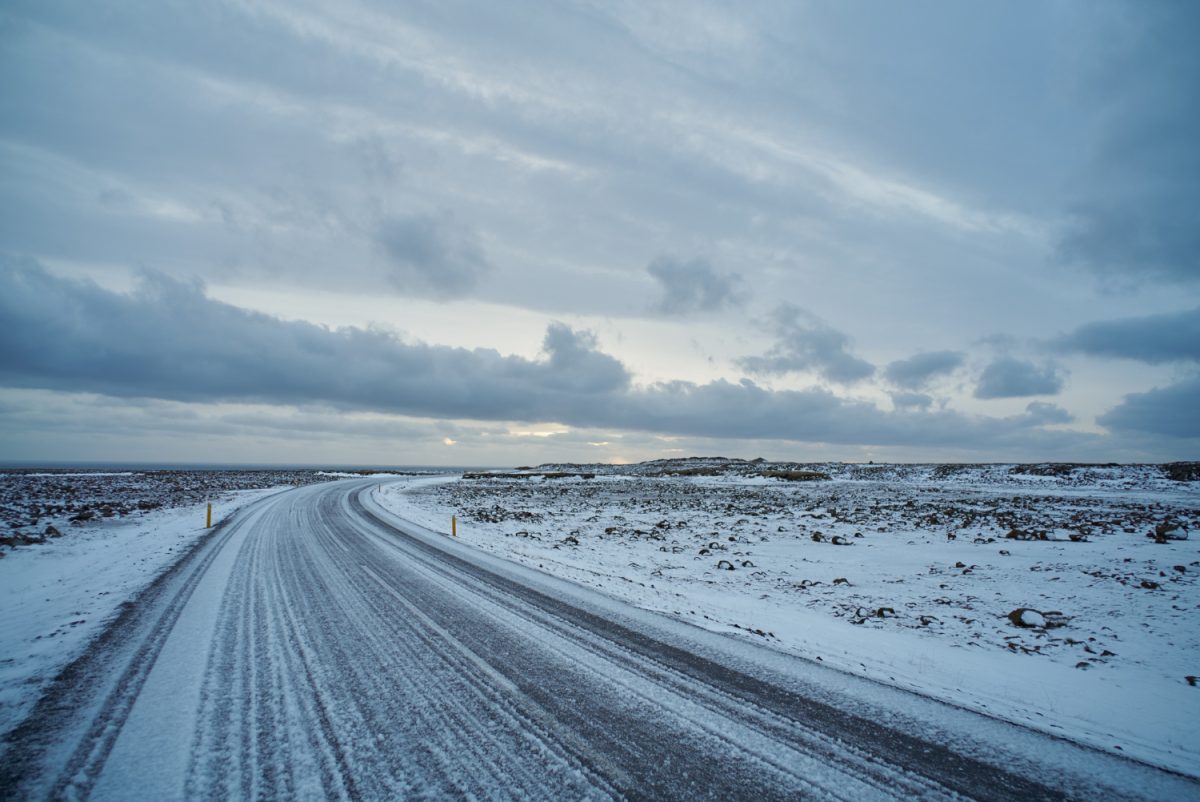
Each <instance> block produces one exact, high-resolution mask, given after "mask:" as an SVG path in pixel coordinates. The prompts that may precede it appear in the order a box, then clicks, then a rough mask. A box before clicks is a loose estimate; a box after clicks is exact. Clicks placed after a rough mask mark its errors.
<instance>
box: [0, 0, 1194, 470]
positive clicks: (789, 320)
mask: <svg viewBox="0 0 1200 802" xmlns="http://www.w3.org/2000/svg"><path fill="white" fill-rule="evenodd" d="M1198 40H1200V3H1194V2H1189V1H1188V0H1183V1H1182V2H1178V3H1171V2H1157V1H1155V0H1132V1H1131V2H1116V1H1115V0H1079V1H1078V2H1073V1H1071V0H1061V1H1058V2H1054V1H1053V0H1037V2H1032V1H1031V2H995V3H983V2H979V3H976V2H957V0H953V1H952V0H946V2H910V3H868V2H865V1H864V2H858V3H855V2H837V3H833V2H829V3H809V2H796V1H795V0H786V1H785V2H779V3H772V2H761V3H758V2H755V3H742V2H738V3H728V4H721V3H707V2H701V1H700V0H686V1H685V2H678V3H676V2H663V3H656V2H651V0H636V2H628V3H623V2H594V3H593V2H586V0H578V1H577V2H567V1H565V0H564V1H563V2H547V3H539V2H506V3H494V2H474V3H473V2H454V0H451V1H450V2H447V1H446V0H437V2H428V3H424V2H408V3H392V2H381V1H380V2H374V1H372V0H340V1H339V2H337V3H328V2H305V1H304V0H299V1H297V0H288V2H282V1H281V2H273V0H264V1H262V2H260V1H258V0H237V1H230V2H225V1H223V0H216V1H215V2H204V3H193V2H166V1H164V0H146V1H145V2H137V0H131V1H130V2H119V1H118V2H105V3H78V2H54V1H53V0H31V2H21V0H7V1H6V2H5V3H4V5H3V7H2V9H0V332H3V333H2V334H0V337H2V338H3V339H2V341H0V461H16V460H23V461H46V462H53V461H63V460H97V461H170V462H255V463H361V464H448V465H512V464H519V463H520V464H524V463H539V462H543V461H550V460H574V461H584V460H586V461H629V460H638V459H645V458H653V457H666V456H680V455H690V454H718V453H719V454H725V455H727V456H743V457H755V456H764V457H767V458H779V459H798V460H824V459H842V460H864V461H865V460H868V459H874V460H876V461H880V460H903V461H923V460H939V461H940V460H953V461H975V460H987V461H1007V460H1026V461H1032V460H1085V461H1110V460H1112V461H1143V460H1146V461H1165V460H1172V459H1187V458H1192V459H1195V458H1197V457H1198V456H1200V448H1198V447H1197V446H1198V445H1200V412H1198V410H1200V148H1197V147H1196V142H1200V81H1197V80H1196V76H1198V75H1200V48H1197V47H1196V42H1197V41H1198Z"/></svg>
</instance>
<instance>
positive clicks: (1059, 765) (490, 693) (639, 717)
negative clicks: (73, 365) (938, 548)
mask: <svg viewBox="0 0 1200 802" xmlns="http://www.w3.org/2000/svg"><path fill="white" fill-rule="evenodd" d="M375 487H376V485H375V483H374V482H367V481H358V480H351V481H346V482H337V483H331V484H326V485H317V486H313V487H307V488H301V489H296V490H291V491H288V492H286V493H281V494H279V495H276V496H272V497H270V498H267V499H264V500H262V501H260V502H258V503H256V504H254V505H252V506H250V507H248V508H245V509H244V510H243V511H242V512H240V513H239V514H238V515H236V516H235V517H234V518H233V519H232V520H230V521H227V522H225V523H224V524H222V525H221V526H220V527H218V528H217V529H215V530H214V531H213V533H212V534H211V535H210V536H208V537H207V538H206V539H205V540H204V541H202V542H201V543H200V544H199V545H198V546H197V547H196V548H195V549H194V550H193V551H192V552H190V553H189V554H188V556H187V557H185V558H184V559H183V560H181V561H180V562H179V563H178V564H177V565H176V566H174V567H173V568H172V569H171V570H170V571H169V572H168V573H166V574H165V575H164V576H163V577H161V578H160V579H159V580H158V581H157V582H156V583H155V584H154V585H153V586H152V587H151V588H150V589H149V590H148V591H147V592H146V593H145V594H143V595H142V596H141V597H140V598H139V599H138V600H137V602H136V603H135V604H132V605H129V606H127V608H126V609H125V610H124V612H123V613H122V615H121V617H120V618H119V620H118V621H117V622H116V623H115V624H114V625H113V627H112V628H111V629H110V630H109V631H108V632H107V633H106V634H105V635H104V636H103V637H102V638H101V639H100V640H99V641H98V642H97V643H96V644H95V645H94V646H93V647H92V648H91V649H90V650H89V652H88V653H87V654H85V655H84V657H82V658H81V659H80V660H79V661H77V662H76V663H75V664H73V665H72V666H70V667H69V668H68V669H67V670H66V671H65V672H64V674H63V675H62V676H61V677H60V678H59V679H58V680H57V681H56V683H55V685H54V686H53V689H52V691H51V692H50V693H49V694H48V695H47V696H46V697H45V698H44V699H43V700H42V702H41V703H40V704H39V707H38V709H37V710H36V711H35V714H34V716H32V717H31V719H30V720H29V722H27V723H26V724H25V725H24V726H23V727H22V728H20V729H19V730H17V731H16V732H15V733H14V735H13V736H12V738H11V739H10V743H9V744H8V745H7V749H6V755H5V759H4V761H3V765H0V798H5V799H15V798H34V799H37V798H51V799H112V800H130V799H175V798H180V797H188V798H196V799H222V798H225V799H294V798H312V799H403V798H443V797H453V798H462V797H466V798H488V799H492V798H533V799H556V800H557V799H591V798H613V797H616V798H620V797H626V798H664V799H689V800H692V799H706V798H707V799H748V798H752V799H756V800H767V799H780V798H786V799H797V798H822V799H825V798H828V799H843V800H863V799H892V798H904V799H943V798H945V799H955V798H963V797H969V798H978V799H1013V800H1017V799H1020V800H1031V799H1063V798H1089V799H1092V798H1122V797H1126V798H1151V799H1153V798H1161V799H1166V798H1171V799H1183V798H1198V797H1200V785H1198V784H1197V783H1196V782H1195V781H1194V780H1191V779H1188V778H1184V777H1179V776H1176V775H1171V774H1167V773H1164V772H1160V771H1157V770H1155V769H1151V768H1149V767H1145V766H1142V765H1139V764H1136V763H1133V762H1130V761H1125V760H1122V759H1120V758H1115V757H1112V756H1109V755H1105V754H1102V753H1099V752H1095V751H1092V750H1088V749H1085V748H1082V747H1078V746H1074V745H1071V744H1068V743H1065V742H1062V741H1057V740H1055V739H1052V738H1049V737H1046V736H1042V735H1038V734H1035V733H1032V732H1030V731H1027V730H1023V729H1021V728H1018V727H1014V726H1011V725H1007V724H1001V723H999V722H995V721H992V720H989V719H986V718H983V717H980V716H975V715H973V714H969V713H966V712H964V711H961V710H958V709H955V708H951V707H948V706H945V705H941V704H938V703H935V702H932V701H929V700H925V699H922V698H920V697H916V696H913V695H911V694H906V693H903V692H900V691H895V690H892V689H888V688H884V687H882V686H878V685H875V684H872V683H868V682H865V681H861V680H856V679H853V678H850V677H846V676H844V675H841V674H838V673H837V672H833V671H829V670H828V669H824V668H821V667H820V666H818V665H815V664H812V663H809V662H807V661H804V660H800V659H796V658H790V657H786V656H783V655H779V654H776V653H773V652H769V651H767V650H765V649H760V648H758V647H756V646H753V645H749V644H745V643H741V642H739V641H735V640H733V639H730V638H726V637H723V636H720V635H715V634H712V633H708V632H703V631H700V630H696V629H693V628H692V627H689V626H687V625H684V624H681V623H678V622H675V621H672V620H668V619H665V618H660V617H657V616H654V615H652V614H649V613H645V612H642V611H638V610H635V609H633V608H629V607H626V606H624V605H622V604H620V603H618V602H616V601H614V600H612V599H608V598H607V597H603V596H600V595H599V594H596V593H593V592H591V591H587V590H585V589H582V588H578V587H575V586H571V585H568V584H567V583H563V582H559V581H557V580H553V579H550V578H547V577H545V576H543V575H541V574H539V573H537V572H534V571H530V570H528V569H524V568H521V567H519V566H514V565H512V564H510V563H506V562H504V561H501V560H498V559H496V558H493V557H489V556H487V555H484V554H481V553H479V552H476V551H473V550H471V549H468V548H466V547H463V546H461V545H460V544H458V543H457V542H454V541H452V540H450V539H449V538H446V537H444V536H442V535H436V534H434V533H430V532H428V531H426V530H422V529H420V528H419V527H416V526H413V525H411V524H407V523H405V522H402V521H399V520H397V519H395V518H394V517H392V516H390V515H389V514H388V513H386V512H384V511H383V510H381V509H380V508H379V507H378V506H376V505H375V504H374V502H373V501H372V491H373V489H374V488H375Z"/></svg>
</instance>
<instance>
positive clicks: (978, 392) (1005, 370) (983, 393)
mask: <svg viewBox="0 0 1200 802" xmlns="http://www.w3.org/2000/svg"><path fill="white" fill-rule="evenodd" d="M1062 388H1063V374H1062V371H1061V369H1059V368H1058V367H1056V366H1054V365H1041V366H1038V365H1035V364H1033V363H1032V362H1027V361H1025V360H1022V359H1016V358H1014V357H1000V358H998V359H995V360H993V361H992V362H991V364H989V365H988V366H987V367H986V368H984V369H983V373H982V374H981V375H980V376H979V383H978V384H977V385H976V386H975V397H976V398H1022V397H1025V396H1030V395H1057V394H1058V393H1059V392H1060V391H1061V390H1062Z"/></svg>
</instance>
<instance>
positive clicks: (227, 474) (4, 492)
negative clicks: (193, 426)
mask: <svg viewBox="0 0 1200 802" xmlns="http://www.w3.org/2000/svg"><path fill="white" fill-rule="evenodd" d="M331 478H333V477H331V476H330V475H329V474H327V473H326V472H324V471H315V470H211V471H210V470H155V471H79V470H61V469H60V470H54V469H38V470H30V469H26V470H14V469H8V470H0V546H4V547H7V548H9V549H12V548H16V547H19V546H25V545H31V544H36V543H43V542H45V541H46V540H47V539H49V538H57V537H63V536H65V535H69V534H70V533H71V531H72V529H73V528H76V527H81V526H91V525H95V524H97V523H99V522H100V521H104V520H109V519H112V520H119V519H122V518H129V517H131V516H141V515H145V514H146V513H148V512H151V511H153V510H159V509H172V508H175V507H185V506H189V505H192V504H199V503H202V502H209V501H216V500H218V499H220V498H222V497H224V496H226V495H228V494H229V493H232V492H235V491H239V490H258V489H263V488H268V487H279V486H285V485H304V484H311V483H313V482H326V481H329V480H330V479H331ZM4 553H5V549H3V548H0V556H3V555H4Z"/></svg>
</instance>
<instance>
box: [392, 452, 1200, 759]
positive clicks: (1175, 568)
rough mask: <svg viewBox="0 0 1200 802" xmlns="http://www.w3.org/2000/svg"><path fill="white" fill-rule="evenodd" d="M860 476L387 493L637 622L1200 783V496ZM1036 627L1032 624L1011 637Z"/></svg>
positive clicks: (474, 482)
mask: <svg viewBox="0 0 1200 802" xmlns="http://www.w3.org/2000/svg"><path fill="white" fill-rule="evenodd" d="M863 467H864V469H863V470H858V469H855V470H854V472H853V473H851V472H850V471H849V470H840V471H839V470H838V469H831V470H829V471H828V472H829V473H830V474H831V475H833V476H834V477H835V478H833V479H831V480H821V481H798V482H787V481H780V480H778V479H774V478H764V477H763V476H761V475H755V474H756V473H757V474H761V473H762V470H761V469H755V470H753V471H741V472H740V473H739V472H736V471H715V472H714V471H710V470H708V469H707V468H705V467H704V466H700V467H697V466H695V465H692V466H690V467H688V468H686V469H685V470H686V472H689V473H691V474H692V475H685V476H669V475H665V474H667V473H670V472H669V471H661V470H654V471H648V470H640V471H639V470H627V469H623V470H621V471H620V472H619V473H617V474H615V475H614V474H607V475H606V474H604V473H600V474H599V475H596V476H595V477H594V478H590V479H579V478H552V477H553V474H552V476H551V477H538V476H534V477H527V478H517V477H515V476H510V477H507V478H503V477H502V478H469V479H463V480H458V481H449V482H447V481H446V480H416V481H406V482H402V483H397V484H384V485H381V487H380V489H379V491H378V492H377V496H378V497H379V499H380V500H381V502H382V503H384V505H385V506H387V507H388V508H390V509H392V510H393V511H395V512H396V513H397V514H398V515H400V516H402V517H405V518H408V519H410V520H413V521H415V522H417V523H420V524H422V525H425V526H427V527H429V528H432V529H435V530H437V531H443V532H448V531H449V530H450V516H451V515H457V516H458V534H459V537H460V539H461V540H463V541H464V542H467V543H470V544H472V545H475V546H478V547H479V548H482V549H484V550H486V551H490V552H493V553H496V554H499V555H502V556H505V557H508V558H510V559H513V560H515V561H517V562H520V563H524V564H527V565H530V566H533V567H537V568H540V569H542V570H544V571H546V572H548V573H552V574H554V575H557V576H560V577H564V578H568V579H571V580H574V581H576V582H579V583H582V584H585V585H589V586H592V587H595V588H598V589H601V590H603V591H605V592H607V593H610V594H612V595H614V596H617V597H620V598H622V599H625V600H627V601H630V602H632V603H634V604H636V605H638V606H641V607H644V608H647V609H651V610H657V611H661V612H663V613H665V614H667V615H671V616H674V617H677V618H679V619H682V620H685V621H689V622H692V623H695V624H697V625H699V626H702V627H706V628H708V629H713V630H717V631H725V632H728V633H730V634H732V635H734V636H736V637H744V638H748V639H752V640H755V641H757V642H760V643H763V644H766V645H770V646H772V647H774V648H777V649H781V650H784V651H788V652H792V653H796V654H800V655H803V656H806V657H809V658H811V659H814V660H818V661H821V662H822V663H823V664H825V665H831V666H836V667H840V668H844V669H846V670H849V671H852V672H855V673H858V674H861V675H864V676H868V677H871V678H875V679H879V680H882V681H885V682H887V683H889V684H893V685H898V686H900V687H906V688H911V689H915V690H919V691H921V692H922V693H926V694H930V695H933V696H936V697H939V698H942V699H945V700H948V701H951V702H954V703H956V704H959V705H962V706H964V707H968V708H971V709H976V710H981V711H986V712H989V713H991V714H993V715H997V716H1000V717H1002V718H1006V719H1009V720H1012V721H1016V722H1019V723H1023V724H1026V725H1029V726H1031V727H1034V728H1037V729H1040V730H1044V731H1047V732H1051V733H1060V734H1064V735H1066V736H1068V737H1070V738H1072V739H1075V740H1079V741H1082V742H1085V743H1090V744H1093V745H1095V746H1097V747H1099V748H1102V749H1105V750H1108V751H1115V752H1119V753H1122V754H1125V755H1128V756H1132V757H1136V758H1138V759H1142V760H1145V761H1147V762H1150V763H1153V764H1155V765H1160V766H1164V767H1168V768H1173V769H1175V770H1179V771H1183V772H1185V773H1188V774H1192V775H1195V774H1197V766H1200V687H1195V686H1193V685H1192V684H1190V681H1189V680H1188V679H1187V678H1188V677H1194V676H1195V675H1197V674H1200V625H1198V623H1197V618H1198V616H1200V588H1198V587H1197V576H1198V575H1200V537H1192V538H1191V539H1176V538H1179V537H1182V536H1183V535H1184V534H1185V532H1187V531H1188V530H1191V532H1193V533H1194V532H1196V530H1197V525H1198V524H1200V485H1198V484H1197V483H1196V482H1179V481H1171V480H1170V479H1168V478H1165V476H1164V471H1163V470H1160V469H1159V468H1158V467H1157V466H1138V467H1132V468H1112V467H1105V468H1080V469H1068V470H1063V469H1058V468H1053V467H1051V468H1046V469H1042V468H1038V467H1036V466H1035V467H1032V468H1031V467H1028V466H1025V467H1022V468H1017V469H1014V468H1011V467H1009V466H973V467H970V468H963V469H952V470H947V469H945V468H942V469H938V468H936V467H933V466H930V467H927V468H923V469H920V470H918V469H906V468H892V467H889V466H874V467H872V468H870V469H865V466H863ZM564 469H565V470H570V468H569V467H565V466H553V469H552V470H564ZM599 470H601V471H603V470H604V469H602V468H601V469H599ZM710 473H714V474H715V475H705V474H710ZM839 474H840V478H838V477H839ZM1156 533H1158V534H1161V537H1159V538H1157V539H1156V538H1155V537H1153V535H1155V534H1156ZM1009 535H1011V537H1010V536H1009ZM1147 535H1150V536H1149V537H1148V536H1147ZM1156 540H1157V541H1162V542H1156ZM1021 609H1025V610H1028V611H1029V612H1024V613H1018V614H1017V616H1016V618H1017V619H1019V620H1020V623H1021V624H1026V625H1028V624H1033V626H1021V625H1018V623H1017V622H1015V621H1013V620H1011V619H1010V614H1011V613H1013V612H1014V611H1018V610H1021ZM1193 681H1194V680H1193Z"/></svg>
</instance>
